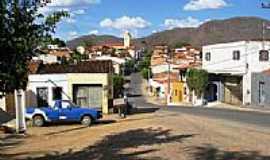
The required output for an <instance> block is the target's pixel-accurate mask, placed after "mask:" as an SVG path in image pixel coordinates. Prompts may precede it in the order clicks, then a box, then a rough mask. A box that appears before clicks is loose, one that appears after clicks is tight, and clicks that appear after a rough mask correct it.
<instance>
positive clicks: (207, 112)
mask: <svg viewBox="0 0 270 160" xmlns="http://www.w3.org/2000/svg"><path fill="white" fill-rule="evenodd" d="M141 82H142V80H141V77H140V75H139V74H133V75H132V76H131V87H132V89H131V90H132V91H133V93H134V94H141V93H140V92H141V90H140V88H141V87H140V85H141ZM130 101H131V102H133V103H135V104H136V106H139V107H160V108H161V110H168V111H171V112H177V113H185V114H191V115H196V116H204V117H208V118H213V119H223V120H228V121H234V122H240V123H244V124H247V125H249V124H250V125H255V126H258V127H264V128H269V129H270V114H269V113H268V114H267V113H259V112H250V111H238V110H231V109H218V108H203V107H184V106H182V107H179V106H169V107H166V106H157V105H154V104H149V103H146V101H145V99H144V97H135V98H131V100H130Z"/></svg>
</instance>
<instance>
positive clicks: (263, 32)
mask: <svg viewBox="0 0 270 160" xmlns="http://www.w3.org/2000/svg"><path fill="white" fill-rule="evenodd" d="M262 8H263V9H270V2H268V3H262ZM266 27H267V26H266V25H265V21H263V24H262V41H263V50H265V29H266Z"/></svg>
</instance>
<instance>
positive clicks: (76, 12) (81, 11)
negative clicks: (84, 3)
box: [73, 9, 85, 15]
mask: <svg viewBox="0 0 270 160" xmlns="http://www.w3.org/2000/svg"><path fill="white" fill-rule="evenodd" d="M73 13H74V14H77V15H82V14H85V10H84V9H79V10H76V11H73Z"/></svg>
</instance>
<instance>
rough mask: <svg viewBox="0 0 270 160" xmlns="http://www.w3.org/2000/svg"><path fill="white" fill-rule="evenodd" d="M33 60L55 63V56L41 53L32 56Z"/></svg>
mask: <svg viewBox="0 0 270 160" xmlns="http://www.w3.org/2000/svg"><path fill="white" fill-rule="evenodd" d="M33 60H42V61H43V62H44V63H45V64H46V63H57V62H58V61H57V56H54V55H50V54H46V55H45V54H42V55H39V56H38V57H34V58H33Z"/></svg>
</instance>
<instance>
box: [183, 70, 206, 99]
mask: <svg viewBox="0 0 270 160" xmlns="http://www.w3.org/2000/svg"><path fill="white" fill-rule="evenodd" d="M207 84H208V73H207V71H205V70H200V69H189V70H188V72H187V85H188V88H189V89H190V90H191V91H194V92H195V94H196V96H198V97H201V96H202V94H203V92H204V90H205V88H206V87H207Z"/></svg>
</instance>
